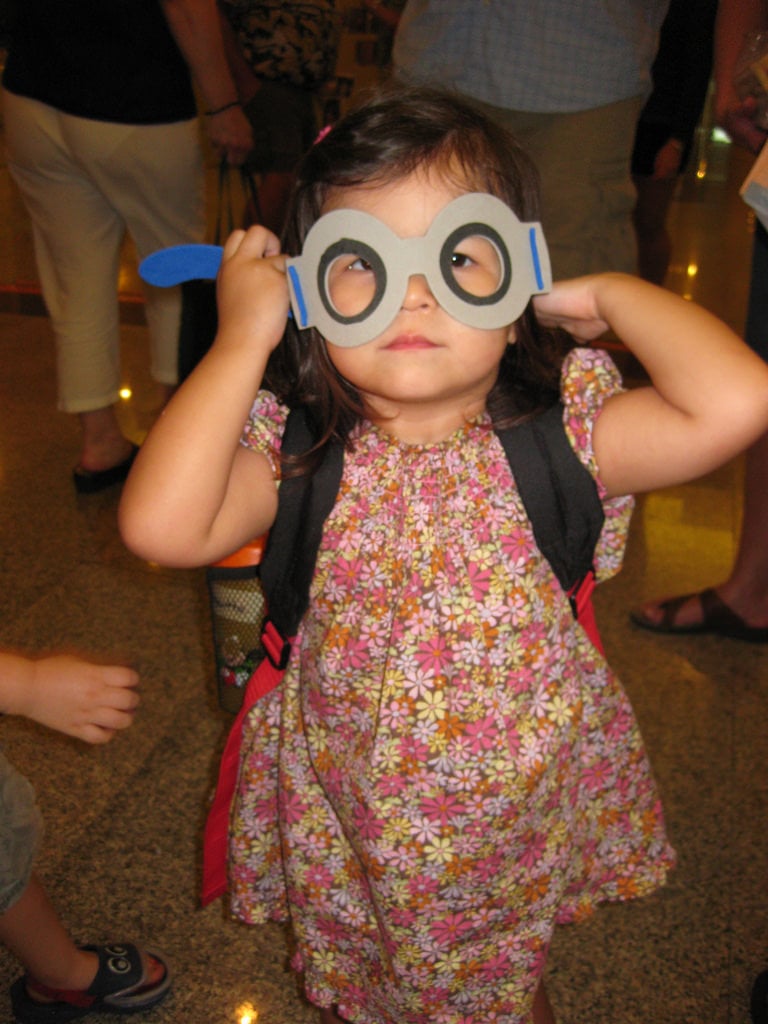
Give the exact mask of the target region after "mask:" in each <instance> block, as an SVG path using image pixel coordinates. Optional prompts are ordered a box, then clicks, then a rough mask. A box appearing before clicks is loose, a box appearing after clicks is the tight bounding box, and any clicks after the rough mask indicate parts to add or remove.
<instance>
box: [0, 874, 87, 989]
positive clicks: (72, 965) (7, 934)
mask: <svg viewBox="0 0 768 1024" xmlns="http://www.w3.org/2000/svg"><path fill="white" fill-rule="evenodd" d="M0 941H2V942H3V944H4V945H5V946H7V947H8V949H9V950H10V951H11V953H13V954H14V956H15V957H16V958H17V959H18V960H19V961H20V962H21V963H22V964H23V966H24V968H25V970H26V971H27V972H28V973H29V974H31V975H32V977H33V978H35V980H36V981H40V982H42V983H43V984H44V985H48V986H50V987H51V988H62V989H74V990H78V989H87V988H88V986H89V985H90V984H91V982H92V981H93V979H94V976H95V974H96V970H97V968H98V965H99V961H98V957H97V956H96V954H95V953H91V952H87V951H85V950H81V949H78V948H77V946H76V945H75V944H74V942H73V941H72V939H71V938H70V936H69V934H68V933H67V931H66V929H65V928H64V926H63V924H62V923H61V921H60V920H59V917H58V915H57V913H56V911H55V910H54V908H53V905H52V904H51V902H50V900H49V899H48V896H47V894H46V892H45V890H44V889H43V886H42V885H41V883H40V881H39V880H38V878H37V877H36V876H35V875H34V874H33V875H32V877H31V878H30V880H29V884H28V885H27V887H26V889H25V890H24V892H23V894H22V895H21V897H20V898H19V899H18V900H17V901H16V903H14V904H13V906H12V907H11V908H10V909H9V910H6V912H5V913H4V914H3V915H2V916H0Z"/></svg>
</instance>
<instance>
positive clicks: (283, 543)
mask: <svg viewBox="0 0 768 1024" xmlns="http://www.w3.org/2000/svg"><path fill="white" fill-rule="evenodd" d="M314 442H315V436H314V434H313V431H312V427H311V424H310V421H309V417H308V415H307V412H306V410H305V409H304V408H303V407H300V408H296V409H292V410H291V411H290V413H289V414H288V418H287V421H286V424H285V431H284V433H283V440H282V451H283V452H285V453H286V454H288V455H299V454H301V453H303V452H306V451H308V450H309V449H310V448H311V447H312V445H313V444H314ZM343 466H344V451H343V448H342V446H341V444H338V443H335V442H332V443H330V444H328V445H326V449H325V452H324V454H323V459H322V462H321V463H320V465H319V466H318V468H317V469H316V471H315V472H314V473H311V474H303V475H301V476H289V477H286V478H285V479H283V480H281V482H280V487H279V488H278V506H277V515H276V517H275V522H274V525H273V526H272V529H271V530H270V531H269V540H268V542H267V547H266V551H265V553H264V558H263V560H262V563H261V569H260V576H261V582H262V586H263V588H264V593H265V594H266V598H267V610H268V619H267V622H266V623H265V627H264V637H263V640H264V646H265V649H266V651H267V655H268V657H269V658H270V660H271V661H272V662H273V664H275V667H281V668H282V667H285V665H286V664H287V662H288V655H289V653H290V646H289V643H288V641H289V640H290V638H291V637H293V636H295V634H296V630H297V629H298V627H299V623H300V622H301V619H302V616H303V615H304V612H305V611H306V610H307V606H308V604H309V588H310V584H311V583H312V577H313V575H314V572H315V563H316V561H317V552H318V549H319V547H320V541H321V539H322V535H323V525H324V523H325V520H326V519H327V517H328V515H329V513H330V511H331V509H332V508H333V505H334V502H335V501H336V495H337V494H338V491H339V484H340V482H341V474H342V470H343ZM275 631H276V634H277V635H275Z"/></svg>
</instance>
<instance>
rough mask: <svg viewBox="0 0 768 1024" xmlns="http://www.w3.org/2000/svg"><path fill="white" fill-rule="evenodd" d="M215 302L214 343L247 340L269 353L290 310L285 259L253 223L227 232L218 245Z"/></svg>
mask: <svg viewBox="0 0 768 1024" xmlns="http://www.w3.org/2000/svg"><path fill="white" fill-rule="evenodd" d="M216 298H217V305H218V310H219V331H218V335H217V343H218V342H219V340H220V339H222V338H224V337H231V338H232V339H233V340H234V341H235V342H236V343H238V344H240V343H242V342H243V341H244V340H246V339H248V338H249V337H253V338H254V339H255V340H257V341H258V344H260V345H263V344H266V345H267V346H268V350H269V351H270V352H271V351H272V349H274V348H276V347H277V345H278V344H279V342H280V340H281V338H282V337H283V334H284V333H285V324H286V321H287V319H288V308H289V305H290V299H289V294H288V281H287V278H286V274H285V255H284V254H283V253H282V252H281V250H280V240H279V239H278V237H277V235H274V234H273V233H272V232H271V231H269V230H268V229H267V228H265V227H263V226H262V225H259V224H257V225H255V226H254V227H251V228H249V229H248V230H247V231H242V230H238V231H233V232H232V234H231V235H230V236H229V238H228V239H227V241H226V242H225V244H224V256H223V259H222V264H221V270H220V271H219V276H218V279H217V285H216Z"/></svg>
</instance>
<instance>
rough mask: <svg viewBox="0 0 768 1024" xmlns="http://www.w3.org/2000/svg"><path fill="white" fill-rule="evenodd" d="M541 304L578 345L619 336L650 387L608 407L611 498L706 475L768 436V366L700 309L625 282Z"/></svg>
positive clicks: (559, 290) (608, 279)
mask: <svg viewBox="0 0 768 1024" xmlns="http://www.w3.org/2000/svg"><path fill="white" fill-rule="evenodd" d="M534 301H535V304H536V310H537V314H538V316H539V318H540V320H541V321H542V322H543V323H545V324H549V325H558V326H561V327H564V328H565V329H566V330H568V331H570V332H571V334H573V335H574V336H575V337H576V338H578V339H580V340H583V341H592V340H594V339H595V338H597V337H599V335H600V334H602V333H603V332H604V331H605V330H606V329H607V328H611V329H612V330H613V331H614V332H615V333H616V334H617V335H618V337H619V338H620V339H621V341H623V342H624V344H625V345H626V346H627V348H628V349H629V350H630V352H632V353H633V355H635V356H636V357H637V358H638V359H639V360H640V362H641V363H642V364H643V366H644V367H645V369H646V371H647V372H648V375H649V377H650V378H651V384H652V386H651V387H642V388H637V389H634V390H631V391H627V392H624V393H622V394H620V395H616V396H614V397H612V398H609V399H608V400H607V401H606V403H605V406H604V408H603V410H602V412H601V413H600V416H599V417H598V420H597V423H596V424H595V432H594V439H593V440H594V449H595V456H596V459H597V464H598V466H599V468H600V478H601V480H602V482H603V484H604V486H605V487H606V489H607V491H608V495H609V496H614V495H619V494H631V493H636V492H640V491H649V490H655V489H656V488H659V487H666V486H669V485H671V484H677V483H682V482H684V481H686V480H692V479H694V478H696V477H699V476H702V475H703V474H705V473H708V472H709V471H710V470H712V469H715V468H716V467H717V466H719V465H721V464H722V463H723V462H726V461H727V460H728V459H729V458H731V457H732V456H734V455H736V454H737V453H738V452H740V451H742V450H743V449H744V448H746V447H747V446H748V445H750V444H751V443H752V442H753V441H754V440H756V439H757V438H758V437H759V436H760V435H761V434H762V433H764V432H765V430H766V428H768V366H766V365H765V363H763V361H762V360H761V359H759V358H758V357H757V356H756V355H755V354H754V353H753V352H752V351H750V349H748V348H747V346H746V345H745V344H744V343H743V342H742V341H741V340H740V339H739V338H738V337H737V336H736V335H735V334H734V333H733V331H731V330H730V328H729V327H727V326H726V325H725V324H724V323H722V321H720V320H718V319H717V318H716V317H714V316H712V314H711V313H708V312H707V311H706V310H704V309H702V308H701V307H700V306H696V305H695V304H693V303H691V302H686V301H685V300H684V299H681V298H679V297H678V296H676V295H674V294H672V292H669V291H666V290H664V289H663V288H657V287H656V286H654V285H651V284H648V283H646V282H645V281H642V280H640V279H639V278H636V277H631V276H629V275H626V274H598V275H594V276H591V277H583V278H577V279H576V280H573V281H563V282H559V283H557V284H556V285H555V286H554V287H553V289H552V291H551V292H550V293H549V295H543V296H540V297H537V298H536V299H535V300H534Z"/></svg>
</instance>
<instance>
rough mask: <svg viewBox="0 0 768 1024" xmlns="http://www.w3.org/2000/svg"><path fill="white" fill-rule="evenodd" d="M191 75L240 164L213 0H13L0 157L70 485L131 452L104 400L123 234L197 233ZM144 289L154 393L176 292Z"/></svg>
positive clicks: (166, 383) (224, 151)
mask: <svg viewBox="0 0 768 1024" xmlns="http://www.w3.org/2000/svg"><path fill="white" fill-rule="evenodd" d="M192 76H194V79H195V82H196V85H197V88H198V90H199V93H200V96H201V98H202V102H203V104H204V108H205V119H204V120H205V124H206V128H207V132H208V136H209V138H210V141H211V143H212V145H213V148H214V150H215V151H216V152H217V153H219V154H221V155H222V156H224V157H226V158H227V159H228V160H229V162H230V163H234V164H238V163H240V162H241V161H242V160H243V158H244V157H245V154H246V153H247V152H248V150H249V149H250V148H251V144H252V142H251V131H250V126H249V124H248V122H247V120H246V119H245V117H244V115H243V112H242V110H241V109H240V106H239V103H238V98H237V92H236V90H235V86H234V82H233V80H232V77H231V74H230V72H229V68H228V65H227V62H226V57H225V55H224V47H223V42H222V38H221V31H220V27H219V20H218V13H217V9H216V3H215V0H132V2H127V0H109V2H107V3H105V2H103V0H68V2H66V3H62V2H61V0H15V3H14V5H13V12H12V23H11V40H10V49H9V54H8V59H7V63H6V69H5V74H4V76H3V86H4V118H5V134H6V142H7V148H8V161H9V169H10V171H11V174H12V175H13V177H14V179H15V181H16V183H17V184H18V186H19V189H20V191H21V195H22V198H23V200H24V203H25V206H26V208H27V210H28V212H29V215H30V218H31V220H32V229H33V238H34V245H35V255H36V259H37V266H38V273H39V275H40V282H41V286H42V291H43V297H44V299H45V303H46V306H47V308H48V312H49V315H50V317H51V322H52V325H53V329H54V333H55V336H56V347H57V376H58V391H59V408H60V409H61V410H63V411H65V412H69V413H75V414H77V415H78V417H79V419H80V424H81V427H82V447H81V452H80V458H79V461H78V463H77V465H76V467H75V470H74V483H75V487H76V489H77V490H78V491H79V492H84V493H89V492H94V491H98V490H101V489H103V488H104V487H107V486H110V485H112V484H115V483H118V482H120V481H121V480H123V479H124V478H125V476H126V475H127V473H128V470H129V469H130V465H131V462H132V459H133V456H134V454H135V451H136V449H135V446H134V445H132V444H131V442H130V441H129V440H128V439H127V438H125V437H124V436H123V434H122V432H121V430H120V426H119V423H118V419H117V416H116V413H115V403H116V401H117V399H118V390H119V385H120V377H119V372H120V324H119V308H118V293H117V282H118V268H119V258H120V248H121V244H122V240H123V236H124V233H125V231H126V229H127V231H128V232H129V233H130V235H131V236H132V238H133V240H134V242H135V244H136V249H137V251H138V255H139V257H140V258H142V257H144V256H146V255H148V254H149V253H150V252H153V251H154V250H156V249H161V248H164V247H166V246H169V245H175V244H181V243H184V242H195V241H201V240H202V237H203V234H204V229H205V197H204V171H203V162H202V153H201V148H200V139H199V134H198V122H197V107H196V101H195V95H194V92H193V86H192ZM146 299H147V301H146V315H147V322H148V324H149V330H150V338H151V345H152V365H151V372H152V376H153V378H154V379H155V380H156V381H158V382H159V383H160V385H162V386H163V387H164V388H165V390H166V391H167V392H168V393H170V391H171V390H172V389H173V387H174V385H175V384H176V380H177V351H178V334H179V316H180V308H181V300H180V295H179V293H178V291H177V290H176V289H151V288H149V289H147V293H146Z"/></svg>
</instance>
